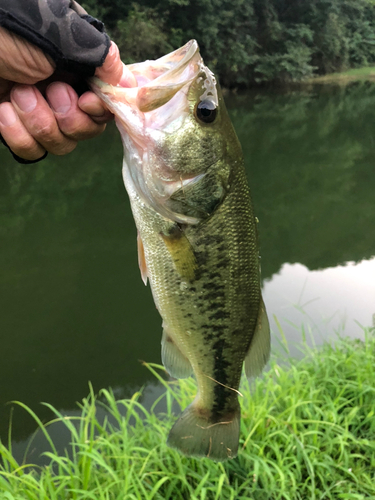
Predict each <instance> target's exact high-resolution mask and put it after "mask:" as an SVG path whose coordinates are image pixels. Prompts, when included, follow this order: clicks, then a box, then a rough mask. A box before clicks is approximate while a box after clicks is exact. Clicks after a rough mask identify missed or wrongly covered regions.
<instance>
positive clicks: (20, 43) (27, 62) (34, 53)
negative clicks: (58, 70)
mask: <svg viewBox="0 0 375 500" xmlns="http://www.w3.org/2000/svg"><path fill="white" fill-rule="evenodd" d="M0 47H1V51H0V77H1V78H4V79H5V80H10V81H12V82H18V83H29V84H33V83H36V82H37V81H39V80H45V79H46V78H48V77H49V76H51V75H52V73H53V72H54V64H53V63H52V61H51V60H50V59H49V58H48V57H47V56H46V55H45V54H44V53H43V52H42V50H41V49H39V48H38V47H36V46H35V45H32V44H31V43H29V42H27V41H26V40H24V39H23V38H21V37H20V36H18V35H15V34H14V33H10V32H9V31H8V30H6V29H4V28H1V27H0Z"/></svg>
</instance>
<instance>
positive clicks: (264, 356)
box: [245, 297, 271, 378]
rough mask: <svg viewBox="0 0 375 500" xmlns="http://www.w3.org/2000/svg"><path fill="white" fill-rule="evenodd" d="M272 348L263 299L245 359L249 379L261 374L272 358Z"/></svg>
mask: <svg viewBox="0 0 375 500" xmlns="http://www.w3.org/2000/svg"><path fill="white" fill-rule="evenodd" d="M270 348H271V340H270V324H269V322H268V317H267V311H266V306H265V305H264V302H263V298H262V297H261V299H260V305H259V312H258V320H257V324H256V327H255V331H254V335H253V338H252V340H251V344H250V347H249V351H248V353H247V355H246V358H245V373H246V377H247V378H251V377H256V376H257V375H260V374H261V372H262V370H263V368H264V366H265V365H266V363H267V361H268V359H269V357H270Z"/></svg>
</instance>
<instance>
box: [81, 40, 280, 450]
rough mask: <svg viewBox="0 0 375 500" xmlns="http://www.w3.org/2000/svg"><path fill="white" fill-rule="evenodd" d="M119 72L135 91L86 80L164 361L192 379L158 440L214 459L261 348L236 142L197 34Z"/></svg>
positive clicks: (266, 338) (262, 314) (231, 430)
mask: <svg viewBox="0 0 375 500" xmlns="http://www.w3.org/2000/svg"><path fill="white" fill-rule="evenodd" d="M128 68H129V69H130V70H131V71H132V72H133V74H134V75H135V77H136V79H137V82H138V87H136V88H121V87H112V86H110V85H107V84H105V83H103V82H101V81H100V80H98V79H95V78H94V79H92V80H91V87H92V88H93V90H94V91H95V92H96V94H97V95H98V96H100V97H101V99H102V100H103V101H104V102H105V103H106V105H107V107H108V108H109V109H110V110H111V111H112V112H113V113H114V115H115V117H116V123H117V126H118V128H119V130H120V133H121V137H122V141H123V145H124V164H123V177H124V182H125V186H126V189H127V192H128V194H129V197H130V202H131V208H132V211H133V215H134V219H135V222H136V225H137V228H138V254H139V266H140V270H141V274H142V278H143V280H144V282H145V283H147V279H149V281H150V284H151V289H152V293H153V297H154V300H155V304H156V307H157V309H158V310H159V313H160V315H161V316H162V319H163V336H162V361H163V364H164V366H165V368H166V370H167V371H168V372H169V373H170V375H172V376H173V377H176V378H184V377H188V376H190V375H191V374H193V373H194V375H195V377H196V380H197V385H198V391H197V396H196V398H195V400H194V401H193V402H192V404H191V405H190V406H188V408H186V409H185V411H184V412H183V413H182V415H181V417H180V418H179V419H178V420H177V422H176V423H175V424H174V426H173V427H172V429H171V431H170V434H169V437H168V444H169V445H170V446H172V447H175V448H178V449H179V450H180V451H182V452H183V453H184V454H187V455H194V456H207V457H211V458H212V459H214V460H225V459H227V458H232V457H234V456H236V454H237V450H238V441H239V429H240V405H239V402H238V394H239V391H238V387H239V384H240V379H241V372H242V367H243V363H245V372H246V375H247V376H248V377H250V376H255V375H258V374H259V373H260V372H261V370H262V369H263V367H264V365H265V363H266V362H267V360H268V357H269V351H270V334H269V325H268V319H267V314H266V310H265V307H264V304H263V301H262V297H261V290H260V275H259V273H260V271H259V254H258V243H257V230H256V219H255V217H254V214H253V209H252V203H251V198H250V191H249V187H248V184H247V180H246V174H245V169H244V160H243V155H242V151H241V146H240V144H239V141H238V139H237V136H236V134H235V132H234V129H233V126H232V124H231V121H230V119H229V116H228V114H227V111H226V109H225V105H224V101H223V97H222V94H221V91H220V88H219V85H218V84H217V82H216V79H215V77H214V75H213V74H212V72H211V71H210V70H209V69H208V68H207V67H206V66H205V65H204V63H203V60H202V58H201V56H200V53H199V48H198V44H197V43H196V41H194V40H192V41H190V42H189V43H187V44H186V45H185V46H184V47H182V48H180V49H178V50H176V51H175V52H172V53H171V54H168V55H166V56H164V57H162V58H160V59H158V60H156V61H145V62H143V63H139V64H133V65H130V66H128Z"/></svg>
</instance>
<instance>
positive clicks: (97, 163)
mask: <svg viewBox="0 0 375 500" xmlns="http://www.w3.org/2000/svg"><path fill="white" fill-rule="evenodd" d="M228 105H229V109H230V112H231V114H232V117H233V122H234V125H235V127H236V129H237V131H238V134H239V137H240V140H241V142H242V144H243V148H244V152H245V157H246V161H247V171H248V175H249V179H250V185H251V189H252V196H253V200H254V205H255V207H256V213H257V215H258V217H259V219H260V237H261V248H262V274H263V279H264V296H265V301H266V305H267V308H268V311H269V314H270V317H272V316H273V315H276V316H277V317H278V319H279V321H280V322H281V325H282V327H283V329H284V330H285V332H286V334H287V337H288V339H289V340H290V341H291V343H292V344H295V346H296V345H297V343H298V342H299V341H300V331H299V327H300V325H301V323H302V322H303V323H304V324H305V325H310V328H311V331H312V334H313V335H314V337H315V339H316V341H317V342H320V340H321V339H324V338H326V337H327V335H329V334H331V333H332V332H333V331H334V330H335V329H339V330H340V331H343V328H344V326H345V330H344V332H345V333H346V334H350V335H353V336H360V335H361V330H360V328H359V327H358V326H357V324H356V323H355V322H354V320H357V321H359V322H360V323H362V324H364V325H368V324H370V323H371V315H372V314H373V313H374V312H375V310H374V309H375V308H374V304H375V285H373V281H372V278H374V277H375V273H374V260H373V256H374V254H375V238H374V231H373V228H374V227H375V210H374V194H373V186H374V185H375V168H374V158H375V121H374V109H375V86H374V85H367V84H364V85H357V86H353V87H351V88H347V89H345V90H342V89H329V90H326V89H322V90H320V91H318V90H317V89H313V90H312V91H311V92H294V93H290V94H287V95H275V94H251V93H248V94H246V95H241V96H236V97H233V96H232V97H229V98H228ZM121 157H122V150H121V143H120V140H119V137H118V135H117V133H116V131H115V129H114V128H113V127H109V129H108V131H107V132H106V134H105V135H103V136H101V137H100V138H98V139H95V140H94V141H89V142H87V143H83V144H81V145H80V146H79V148H78V149H77V151H75V152H74V153H73V154H72V155H70V157H69V158H68V159H67V158H54V157H50V158H49V159H48V160H47V161H45V162H42V163H39V164H36V165H35V166H24V165H22V166H21V165H15V164H14V163H13V162H11V161H10V160H9V157H8V153H7V152H6V151H5V149H1V150H0V165H1V167H0V239H1V245H0V275H1V280H0V304H1V315H0V331H1V334H2V346H1V347H2V363H1V364H0V383H1V391H0V436H1V438H2V439H4V438H5V437H6V435H7V429H8V418H9V407H6V406H5V403H6V402H8V401H11V400H20V401H23V402H24V403H26V404H27V405H29V406H30V407H31V408H32V409H33V410H34V411H37V412H38V414H39V416H40V417H41V418H42V419H47V418H49V416H50V415H49V413H48V411H47V409H46V408H45V407H41V406H40V404H39V403H40V402H41V401H48V402H49V403H51V404H53V405H54V406H56V407H57V408H65V409H66V410H71V409H73V408H74V407H75V402H76V401H77V400H81V399H82V398H83V397H85V396H86V395H87V393H88V381H89V380H90V381H91V382H92V383H93V386H94V389H95V390H96V391H98V390H99V389H100V388H102V387H108V386H112V387H123V388H124V389H123V390H124V393H123V394H124V395H126V396H128V395H130V394H131V393H132V392H133V391H134V390H136V389H137V388H139V387H140V386H141V385H142V384H145V383H147V382H148V381H149V380H150V379H151V376H150V374H149V372H148V371H147V370H146V369H145V368H144V367H143V366H142V365H141V363H139V360H140V359H144V360H147V361H153V362H160V337H161V320H160V317H159V316H158V313H157V311H156V310H155V307H154V304H153V301H152V298H151V293H150V290H149V288H148V289H145V287H144V285H143V283H142V281H141V279H140V276H139V271H138V269H137V255H136V231H135V227H134V222H133V219H132V215H131V212H130V208H129V203H128V200H127V197H126V194H125V191H124V188H123V184H122V179H121V170H120V165H121ZM346 262H355V263H357V264H345V263H346ZM296 306H298V307H299V309H298V307H296ZM300 306H303V311H304V312H302V310H301V308H300ZM273 327H274V329H275V331H276V327H275V325H274V324H273ZM275 345H276V344H275ZM297 351H298V349H297V348H296V347H293V353H295V354H296V355H297ZM34 429H35V424H34V422H33V421H32V420H31V419H30V418H28V417H25V415H24V412H23V411H21V410H20V409H18V408H17V409H16V410H15V413H14V417H13V433H14V434H13V435H14V436H15V438H16V439H22V438H25V437H26V436H28V435H29V434H30V432H32V431H33V430H34Z"/></svg>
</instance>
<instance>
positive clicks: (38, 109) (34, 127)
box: [10, 85, 77, 155]
mask: <svg viewBox="0 0 375 500" xmlns="http://www.w3.org/2000/svg"><path fill="white" fill-rule="evenodd" d="M10 98H11V103H12V104H13V106H14V109H15V110H16V112H17V114H18V116H19V118H20V120H21V122H22V123H23V125H24V126H25V128H26V130H27V131H28V132H29V134H30V135H31V137H33V138H34V139H35V140H36V141H37V142H39V144H40V145H41V146H43V147H44V148H45V149H46V150H47V151H49V152H50V153H53V154H55V155H64V154H67V153H70V151H73V149H74V148H75V147H76V145H77V143H76V141H74V140H73V139H70V138H69V137H66V136H65V135H64V134H63V133H62V132H61V131H60V129H59V126H58V124H57V121H56V118H55V115H54V113H53V111H52V109H51V108H50V106H49V105H48V103H47V101H46V100H45V99H44V98H43V96H42V94H41V93H40V92H39V90H38V89H37V88H35V87H34V86H31V85H15V86H14V87H13V88H12V90H11V93H10Z"/></svg>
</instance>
